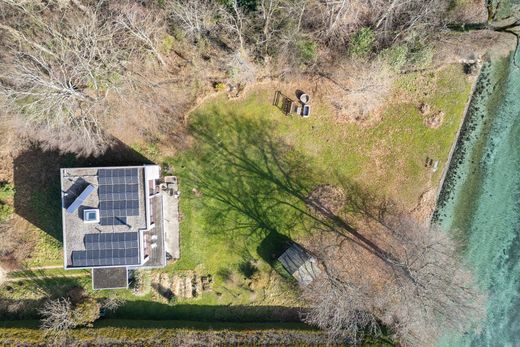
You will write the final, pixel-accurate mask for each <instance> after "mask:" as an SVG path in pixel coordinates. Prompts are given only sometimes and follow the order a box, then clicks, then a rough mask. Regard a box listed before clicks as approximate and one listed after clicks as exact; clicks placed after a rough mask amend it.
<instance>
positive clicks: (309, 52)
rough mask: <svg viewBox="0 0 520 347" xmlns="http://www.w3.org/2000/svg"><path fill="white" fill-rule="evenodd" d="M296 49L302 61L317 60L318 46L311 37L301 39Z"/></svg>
mask: <svg viewBox="0 0 520 347" xmlns="http://www.w3.org/2000/svg"><path fill="white" fill-rule="evenodd" d="M296 49H297V54H298V58H299V60H300V62H302V63H310V62H312V61H314V60H316V56H317V55H318V48H317V46H316V43H315V42H314V41H311V40H309V39H300V40H298V41H297V42H296Z"/></svg>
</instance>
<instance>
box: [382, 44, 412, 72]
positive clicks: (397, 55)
mask: <svg viewBox="0 0 520 347" xmlns="http://www.w3.org/2000/svg"><path fill="white" fill-rule="evenodd" d="M382 56H383V59H384V60H385V61H386V62H387V63H388V65H390V67H391V68H392V70H394V71H396V72H399V71H401V69H402V68H403V67H404V66H405V65H406V62H407V56H408V46H407V45H406V44H399V45H395V46H392V47H390V48H387V49H385V50H384V51H383V52H382Z"/></svg>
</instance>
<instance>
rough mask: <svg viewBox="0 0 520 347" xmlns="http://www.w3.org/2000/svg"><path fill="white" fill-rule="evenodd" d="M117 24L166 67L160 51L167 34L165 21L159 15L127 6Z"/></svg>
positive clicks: (135, 5)
mask: <svg viewBox="0 0 520 347" xmlns="http://www.w3.org/2000/svg"><path fill="white" fill-rule="evenodd" d="M117 23H118V25H119V26H121V27H122V28H123V29H124V30H126V31H127V32H128V33H129V34H130V35H131V36H132V37H133V38H135V39H136V40H137V41H139V42H140V43H142V44H143V45H144V46H145V47H146V49H148V50H149V51H150V52H152V54H153V55H154V56H155V57H156V58H157V60H158V61H159V63H161V65H163V66H164V65H166V62H165V61H164V58H163V56H162V54H161V50H160V38H161V35H163V34H164V32H165V30H164V28H163V27H164V24H163V23H164V21H163V19H162V18H161V17H160V16H159V15H158V14H157V13H152V12H151V11H150V10H147V9H145V8H143V7H142V6H140V5H138V4H125V5H124V6H123V8H122V10H121V14H120V15H119V17H118V18H117Z"/></svg>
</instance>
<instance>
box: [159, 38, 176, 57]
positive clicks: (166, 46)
mask: <svg viewBox="0 0 520 347" xmlns="http://www.w3.org/2000/svg"><path fill="white" fill-rule="evenodd" d="M174 40H175V39H174V38H173V36H171V35H166V37H165V38H164V39H163V40H162V47H161V49H162V51H163V52H164V53H166V54H168V53H170V52H171V51H172V49H173V43H174Z"/></svg>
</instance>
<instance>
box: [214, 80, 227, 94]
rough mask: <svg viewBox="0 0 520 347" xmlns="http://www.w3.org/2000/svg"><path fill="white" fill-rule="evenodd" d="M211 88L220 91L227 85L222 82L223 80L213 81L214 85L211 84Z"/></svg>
mask: <svg viewBox="0 0 520 347" xmlns="http://www.w3.org/2000/svg"><path fill="white" fill-rule="evenodd" d="M213 88H215V90H216V91H217V92H222V91H224V90H226V88H227V86H226V84H225V83H223V82H217V83H215V85H214V86H213Z"/></svg>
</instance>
